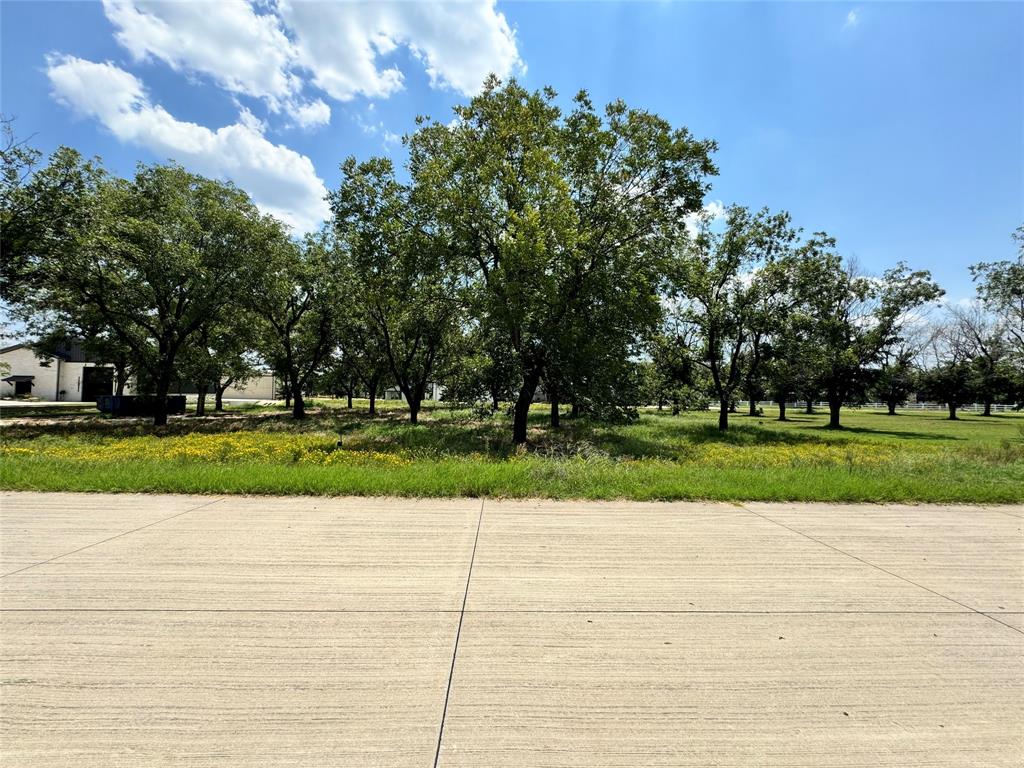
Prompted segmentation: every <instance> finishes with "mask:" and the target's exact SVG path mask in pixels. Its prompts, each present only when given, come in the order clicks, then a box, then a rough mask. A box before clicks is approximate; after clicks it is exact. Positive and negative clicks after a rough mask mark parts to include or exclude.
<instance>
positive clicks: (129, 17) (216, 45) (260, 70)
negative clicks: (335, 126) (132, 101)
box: [103, 0, 302, 107]
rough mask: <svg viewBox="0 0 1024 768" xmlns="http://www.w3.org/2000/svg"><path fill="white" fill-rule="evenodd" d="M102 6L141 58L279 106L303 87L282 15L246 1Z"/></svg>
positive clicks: (119, 1) (115, 1)
mask: <svg viewBox="0 0 1024 768" xmlns="http://www.w3.org/2000/svg"><path fill="white" fill-rule="evenodd" d="M103 10H104V12H105V13H106V15H107V18H108V19H109V20H110V23H111V24H113V25H114V27H115V29H116V30H117V31H116V33H115V37H116V38H117V41H118V42H119V43H120V44H121V45H122V46H124V47H125V48H126V49H127V50H128V52H129V53H131V55H132V56H133V57H134V58H135V59H136V60H137V61H138V60H144V59H147V58H149V57H153V58H156V59H160V60H161V61H163V62H165V63H166V64H168V65H170V66H171V68H173V69H175V70H177V71H184V72H197V73H201V74H204V75H209V76H211V77H212V78H213V79H214V80H215V81H216V82H217V84H218V85H220V86H221V87H222V88H224V89H226V90H228V91H232V92H234V93H242V94H245V95H247V96H255V97H257V98H266V99H269V100H270V101H272V102H273V103H274V105H275V107H276V106H277V105H279V104H280V102H281V101H282V100H284V99H287V98H290V97H292V96H294V95H295V94H296V93H297V92H298V91H299V90H300V89H301V86H302V83H301V81H300V80H299V79H298V78H297V77H296V76H295V75H293V74H291V73H290V72H289V68H290V64H291V61H292V59H293V58H294V56H295V52H294V50H293V48H292V44H291V42H290V41H289V40H288V37H287V36H286V35H285V33H284V31H283V30H282V29H281V28H280V25H279V23H278V19H277V17H276V16H273V15H271V14H263V15H261V14H257V13H256V12H255V11H254V10H253V7H252V6H251V5H249V3H247V2H245V0H217V2H214V3H209V2H147V1H146V0H104V2H103Z"/></svg>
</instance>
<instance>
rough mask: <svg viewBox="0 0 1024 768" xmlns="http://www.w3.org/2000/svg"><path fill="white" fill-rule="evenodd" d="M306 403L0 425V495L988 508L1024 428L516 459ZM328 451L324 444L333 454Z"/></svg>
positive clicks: (632, 428)
mask: <svg viewBox="0 0 1024 768" xmlns="http://www.w3.org/2000/svg"><path fill="white" fill-rule="evenodd" d="M342 405H343V403H342V402H340V401H315V402H314V403H312V404H311V411H312V412H311V414H310V418H308V419H307V420H305V421H302V422H295V421H293V420H292V419H290V418H289V416H288V414H287V412H286V411H284V409H283V408H281V407H280V406H237V405H236V406H232V407H229V409H228V410H227V411H226V412H224V413H223V414H215V415H210V416H208V417H206V418H202V419H198V418H195V417H184V418H176V419H172V421H171V423H170V424H169V425H168V426H167V427H166V428H165V429H162V430H159V431H154V430H153V428H152V427H151V426H149V425H148V424H146V423H145V421H144V420H116V419H109V418H106V417H102V416H99V415H93V414H89V415H83V413H82V412H81V411H74V412H71V413H52V412H44V413H39V414H24V413H23V412H18V413H11V412H7V413H3V414H2V424H3V426H2V437H3V439H2V443H0V487H2V488H5V489H21V490H76V491H164V492H188V493H251V494H362V495H383V494H388V495H401V496H482V495H486V496H499V497H525V496H537V497H550V498H587V499H615V498H627V499H695V498H696V499H719V500H734V501H743V500H772V501H789V500H792V501H797V500H800V501H877V502H881V501H890V502H897V501H902V502H947V503H953V502H961V503H996V502H1022V501H1024V414H998V415H996V416H991V417H983V416H980V415H974V414H964V415H963V417H962V419H961V421H958V422H950V421H948V420H946V419H945V418H944V416H943V414H941V413H933V412H924V413H922V412H909V411H907V412H901V413H900V414H899V415H897V416H888V415H886V414H884V413H881V412H877V411H869V410H856V409H848V410H846V411H844V414H843V420H844V423H845V428H844V429H843V430H840V431H831V430H828V429H826V428H825V421H826V416H825V414H814V415H805V414H803V413H791V421H788V422H778V421H776V420H775V419H774V417H775V415H777V414H776V413H774V412H772V411H771V410H769V411H768V413H766V415H765V416H764V417H749V416H745V415H739V414H737V415H735V416H734V417H733V419H732V422H731V425H730V429H729V431H728V432H726V433H724V434H723V433H720V432H719V431H718V429H717V427H716V415H715V414H712V413H685V414H683V415H680V416H671V415H669V414H668V413H667V412H666V413H659V412H657V411H654V410H647V411H645V412H643V413H642V416H641V418H640V420H639V421H638V422H636V423H633V424H628V425H607V424H597V423H591V422H589V421H587V420H579V421H571V420H568V419H565V418H563V428H562V429H560V430H551V429H549V428H548V427H547V426H546V418H545V416H546V413H545V411H546V406H543V407H542V406H538V407H537V408H536V410H535V411H534V412H533V413H532V414H531V429H530V440H531V447H530V450H528V451H526V452H517V451H516V450H514V447H513V446H512V444H511V442H510V440H509V433H510V424H509V420H508V417H507V416H505V415H496V416H493V417H491V418H481V417H479V416H477V415H474V414H473V413H471V412H469V411H458V410H450V409H448V408H446V407H442V406H440V405H437V404H435V405H428V406H427V407H426V408H425V409H424V411H423V412H421V414H420V416H421V423H420V424H419V425H415V426H414V425H411V424H409V423H408V421H407V419H406V414H405V411H404V408H402V406H401V404H400V403H397V402H394V401H383V402H378V406H379V410H380V413H379V414H378V416H377V417H375V418H370V417H369V415H368V413H367V404H366V402H365V401H357V403H356V408H355V409H354V410H352V411H349V410H346V409H344V408H342V407H341V406H342ZM339 440H340V443H341V445H340V446H339V444H338V443H339Z"/></svg>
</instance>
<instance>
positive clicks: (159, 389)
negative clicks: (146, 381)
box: [153, 374, 171, 427]
mask: <svg viewBox="0 0 1024 768" xmlns="http://www.w3.org/2000/svg"><path fill="white" fill-rule="evenodd" d="M170 388H171V377H170V375H169V374H161V375H160V376H158V377H157V381H156V403H155V407H154V408H153V426H154V427H166V426H167V391H168V390H169V389H170Z"/></svg>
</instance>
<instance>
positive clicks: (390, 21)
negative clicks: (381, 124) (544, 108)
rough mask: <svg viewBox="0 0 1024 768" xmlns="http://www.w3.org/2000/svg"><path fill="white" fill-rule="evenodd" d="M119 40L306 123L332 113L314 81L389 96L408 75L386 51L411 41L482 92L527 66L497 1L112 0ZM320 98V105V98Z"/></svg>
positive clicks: (434, 79)
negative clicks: (312, 94)
mask: <svg viewBox="0 0 1024 768" xmlns="http://www.w3.org/2000/svg"><path fill="white" fill-rule="evenodd" d="M104 10H105V12H106V15H107V18H108V19H109V20H110V22H111V23H112V24H113V25H114V28H115V29H116V30H117V31H116V37H117V40H118V42H119V43H120V44H121V45H122V46H124V47H125V48H126V49H127V50H128V51H129V53H131V55H132V56H133V57H134V58H135V59H136V60H144V59H148V58H154V59H159V60H160V61H163V62H165V63H167V64H168V65H170V66H171V67H172V68H174V69H175V70H178V71H183V72H189V73H198V74H202V75H206V76H208V77H210V78H212V79H213V80H214V81H215V82H216V83H217V84H218V85H220V86H221V87H222V88H224V89H226V90H228V91H231V92H233V93H239V94H245V95H247V96H252V97H256V98H260V99H263V100H264V101H266V103H267V105H268V106H269V108H270V109H271V110H272V111H274V112H278V111H284V112H287V113H289V114H291V115H292V116H293V117H294V118H295V120H296V122H297V123H298V124H300V125H301V124H302V118H300V117H296V114H297V113H299V114H301V115H302V116H304V117H305V118H306V121H307V124H310V122H309V120H310V118H311V116H315V117H316V119H317V120H319V121H320V122H323V121H324V116H325V114H328V113H325V111H324V109H325V107H326V105H323V102H319V103H317V102H312V103H309V102H305V101H303V100H301V98H300V93H301V92H302V90H303V87H304V85H305V83H304V78H306V77H309V78H310V80H311V82H312V84H313V85H314V86H315V87H317V88H319V89H321V90H322V91H324V92H325V93H326V94H328V95H329V96H331V97H332V98H334V99H337V100H339V101H348V100H350V99H352V98H354V97H355V96H360V95H361V96H366V97H369V98H377V97H386V96H389V95H391V94H392V93H394V92H395V91H398V90H400V89H401V88H402V84H403V75H402V72H401V71H400V70H399V69H398V67H397V66H396V65H394V64H390V65H386V64H384V63H382V59H384V58H385V57H387V56H389V55H390V54H393V53H394V52H395V51H396V50H398V49H399V48H405V49H406V50H408V51H409V52H410V53H411V54H412V55H413V57H415V58H416V59H418V60H419V61H420V62H421V64H422V65H423V68H424V69H425V71H426V73H427V75H428V77H429V78H430V83H431V85H432V86H434V87H436V88H451V89H453V90H455V91H458V92H459V93H462V94H466V95H471V94H474V93H476V92H477V91H478V90H479V89H480V86H481V85H482V83H483V81H484V78H485V77H486V76H487V75H488V74H489V73H490V72H495V73H496V74H498V75H499V76H503V77H504V76H507V75H510V74H513V73H515V72H517V71H522V70H523V69H524V65H523V62H522V60H521V59H520V58H519V53H518V50H517V47H516V41H515V35H514V33H513V31H512V29H511V27H509V24H508V22H507V21H506V19H505V16H504V14H502V13H499V12H498V11H497V9H496V8H495V3H494V0H474V1H473V2H443V3H413V2H406V3H378V2H360V3H355V2H338V3H310V2H291V1H290V0H279V2H276V3H274V2H271V3H266V4H262V3H261V4H259V5H258V6H257V5H256V4H254V3H252V2H248V1H247V0H218V2H215V3H198V2H167V1H166V0H162V1H161V0H157V1H154V0H104ZM321 105H322V106H321Z"/></svg>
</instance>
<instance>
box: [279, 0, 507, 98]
mask: <svg viewBox="0 0 1024 768" xmlns="http://www.w3.org/2000/svg"><path fill="white" fill-rule="evenodd" d="M278 10H279V12H280V15H281V18H282V19H283V21H284V23H285V24H286V26H287V27H288V28H289V29H291V30H292V32H293V33H294V38H295V47H296V49H297V52H298V57H297V58H298V63H299V64H300V65H301V66H302V67H305V68H306V69H308V70H309V71H310V72H311V73H312V79H313V82H314V84H315V85H316V86H317V87H318V88H321V89H323V90H324V91H325V92H326V93H328V94H329V95H330V96H331V97H333V98H335V99H338V100H339V101H347V100H349V99H351V98H353V97H354V96H357V95H363V96H367V97H371V98H376V97H386V96H388V95H390V94H392V93H394V92H395V91H397V90H399V89H400V88H401V87H402V73H401V71H400V70H399V69H398V68H397V67H396V66H394V65H392V66H387V67H382V66H381V63H380V61H379V59H381V58H383V57H386V56H388V55H389V54H391V53H393V52H394V51H395V50H396V49H398V48H399V47H402V46H404V47H405V48H407V49H408V50H409V51H410V52H411V53H412V54H413V55H414V56H415V57H416V58H417V59H419V60H420V62H422V64H423V67H424V69H425V70H426V72H427V75H428V76H429V78H430V82H431V85H432V86H434V87H436V88H442V87H447V88H452V89H453V90H456V91H458V92H460V93H462V94H465V95H472V94H474V93H476V92H477V91H479V89H480V86H481V85H482V84H483V81H484V78H486V77H487V75H488V74H489V73H491V72H494V73H496V74H498V75H499V76H502V77H505V76H508V75H510V74H513V73H515V72H518V71H522V70H523V69H525V65H524V64H523V62H522V60H521V59H520V58H519V52H518V50H517V47H516V41H515V35H514V34H513V32H512V29H511V28H510V27H509V25H508V21H506V19H505V16H504V14H502V13H499V12H498V11H497V9H496V8H495V4H494V0H484V1H483V2H471V3H466V2H449V3H302V2H289V1H288V0H283V1H282V2H281V3H280V4H279V6H278Z"/></svg>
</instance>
